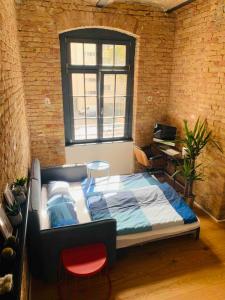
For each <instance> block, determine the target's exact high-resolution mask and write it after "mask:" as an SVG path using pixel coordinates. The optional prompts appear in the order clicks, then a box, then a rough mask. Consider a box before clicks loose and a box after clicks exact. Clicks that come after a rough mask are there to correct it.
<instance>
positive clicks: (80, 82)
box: [72, 74, 84, 96]
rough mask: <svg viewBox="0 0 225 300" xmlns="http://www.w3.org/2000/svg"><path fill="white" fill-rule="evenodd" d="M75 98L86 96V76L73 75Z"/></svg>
mask: <svg viewBox="0 0 225 300" xmlns="http://www.w3.org/2000/svg"><path fill="white" fill-rule="evenodd" d="M72 93H73V96H84V74H72Z"/></svg>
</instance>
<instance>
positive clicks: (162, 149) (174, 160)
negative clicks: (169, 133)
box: [143, 143, 185, 191]
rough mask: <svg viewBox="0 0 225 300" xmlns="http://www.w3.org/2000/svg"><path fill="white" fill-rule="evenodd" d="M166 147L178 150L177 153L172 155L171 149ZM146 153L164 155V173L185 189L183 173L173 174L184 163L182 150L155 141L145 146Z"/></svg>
mask: <svg viewBox="0 0 225 300" xmlns="http://www.w3.org/2000/svg"><path fill="white" fill-rule="evenodd" d="M166 149H173V150H175V151H177V152H178V154H176V155H172V154H171V153H170V151H166ZM143 150H144V151H145V153H146V155H147V156H149V154H150V153H154V155H162V158H163V160H164V168H163V169H164V170H163V171H164V175H166V176H167V177H169V179H170V180H172V182H173V186H174V187H175V185H178V186H179V187H180V188H181V190H182V191H183V189H184V185H185V179H184V178H183V176H182V175H180V174H178V175H176V176H172V175H173V174H174V173H175V172H176V171H177V167H178V166H180V165H182V164H183V161H184V159H183V157H182V154H181V152H180V151H179V150H178V149H176V148H172V147H170V146H165V145H162V144H159V143H153V144H151V145H149V146H146V147H144V148H143Z"/></svg>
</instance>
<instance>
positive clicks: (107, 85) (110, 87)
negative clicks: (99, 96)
mask: <svg viewBox="0 0 225 300" xmlns="http://www.w3.org/2000/svg"><path fill="white" fill-rule="evenodd" d="M114 90H115V75H113V74H110V75H104V96H114V92H115V91H114Z"/></svg>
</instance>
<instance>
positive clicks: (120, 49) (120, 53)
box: [115, 45, 126, 66]
mask: <svg viewBox="0 0 225 300" xmlns="http://www.w3.org/2000/svg"><path fill="white" fill-rule="evenodd" d="M115 66H126V46H124V45H115Z"/></svg>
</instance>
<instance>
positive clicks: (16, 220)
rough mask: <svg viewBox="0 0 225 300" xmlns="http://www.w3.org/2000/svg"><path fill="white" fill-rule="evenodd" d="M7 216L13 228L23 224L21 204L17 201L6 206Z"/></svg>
mask: <svg viewBox="0 0 225 300" xmlns="http://www.w3.org/2000/svg"><path fill="white" fill-rule="evenodd" d="M5 210H6V214H7V216H8V217H9V220H10V222H11V223H12V225H13V226H18V225H19V224H20V223H21V222H22V214H21V210H20V205H19V203H18V202H17V201H16V200H15V201H14V203H13V204H11V205H9V204H8V205H6V207H5Z"/></svg>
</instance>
